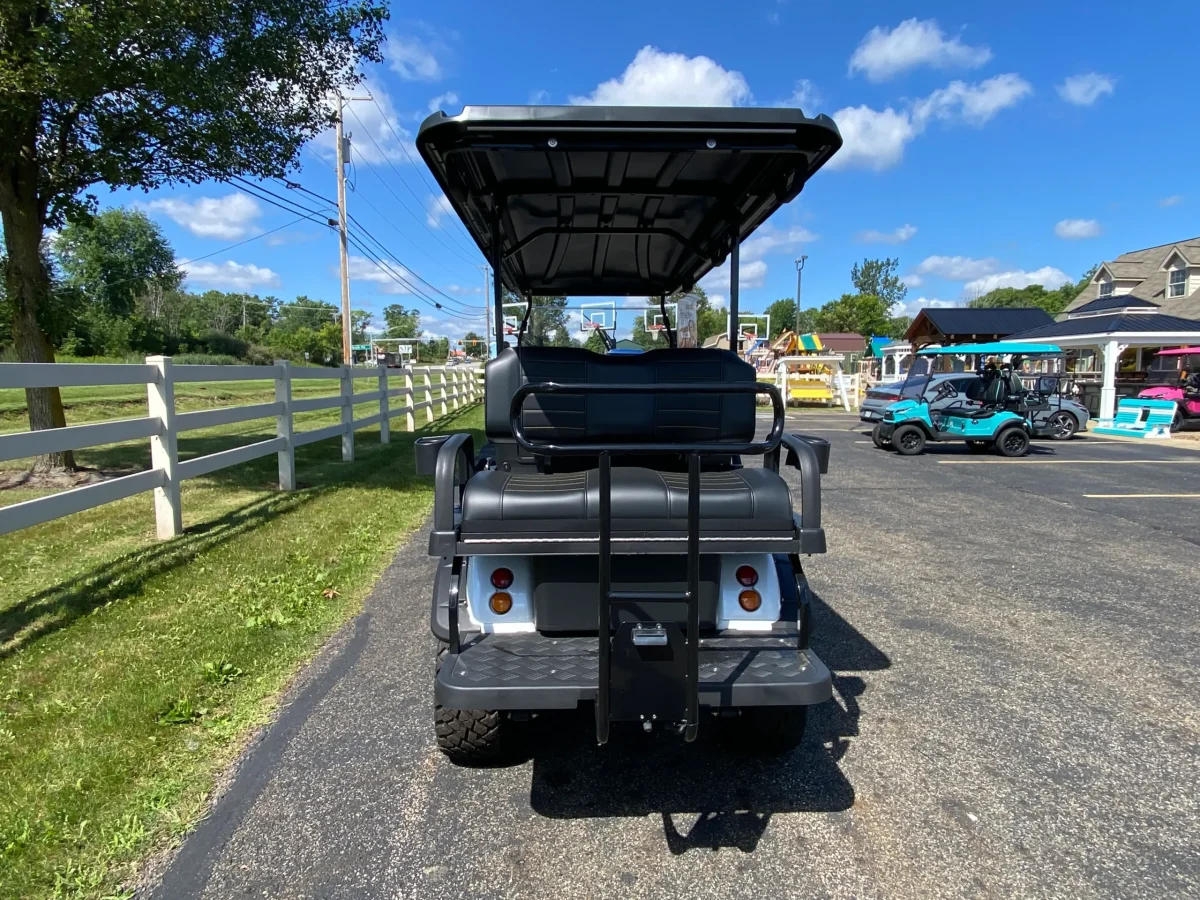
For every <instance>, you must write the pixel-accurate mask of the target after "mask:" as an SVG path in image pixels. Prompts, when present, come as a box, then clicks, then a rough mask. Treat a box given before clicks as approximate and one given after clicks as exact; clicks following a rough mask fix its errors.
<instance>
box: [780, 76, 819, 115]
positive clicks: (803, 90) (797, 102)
mask: <svg viewBox="0 0 1200 900" xmlns="http://www.w3.org/2000/svg"><path fill="white" fill-rule="evenodd" d="M820 102H821V92H820V91H818V90H817V86H816V85H815V84H813V83H812V82H811V81H809V80H808V79H807V78H801V79H800V80H799V81H797V82H796V86H795V87H794V88H793V89H792V96H790V97H788V98H787V99H786V100H784V101H783V102H782V103H781V104H779V105H780V106H795V107H799V108H800V109H804V110H807V109H810V108H811V107H814V106H817V105H819V104H820Z"/></svg>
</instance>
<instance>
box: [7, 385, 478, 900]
mask: <svg viewBox="0 0 1200 900" xmlns="http://www.w3.org/2000/svg"><path fill="white" fill-rule="evenodd" d="M302 384H304V386H305V388H307V387H308V384H305V383H302ZM313 386H314V388H315V390H313V392H312V393H313V394H322V393H331V392H333V391H334V390H336V387H335V383H334V382H324V383H322V382H315V383H313ZM181 387H183V386H181ZM186 388H187V389H188V390H187V393H186V394H184V392H183V391H181V394H184V395H183V396H181V397H180V401H179V407H180V409H188V408H203V407H205V406H213V405H232V404H241V403H251V402H260V400H268V399H271V396H272V395H271V388H270V385H269V383H266V382H257V383H241V382H232V383H224V384H218V385H188V386H186ZM360 389H369V388H368V386H367V385H366V384H362V383H360ZM76 390H78V391H89V390H90V391H93V392H96V393H93V394H91V395H85V396H80V397H77V398H74V405H73V407H72V408H71V409H69V411H68V422H71V423H75V422H81V421H94V420H95V419H99V418H106V417H111V413H112V411H113V409H114V406H113V404H119V405H120V409H119V412H118V414H119V415H121V416H130V415H139V414H142V413H139V412H138V411H136V410H135V409H132V408H131V406H130V405H126V404H133V403H135V402H137V398H134V397H131V396H130V393H131V392H130V389H122V388H117V389H111V390H113V391H114V392H117V391H122V390H123V391H125V394H124V395H122V394H119V393H113V394H107V393H105V392H106V391H108V390H110V389H105V388H92V389H87V388H83V389H76ZM134 391H136V392H137V393H138V394H141V391H140V390H139V389H136V388H135V389H134ZM70 392H71V389H66V390H64V395H65V396H64V400H67V398H68V397H69V396H70ZM0 393H7V392H0ZM8 399H10V398H5V397H0V404H2V403H3V402H6V401H7V400H8ZM20 399H21V401H22V403H23V397H22V398H20ZM71 402H72V401H71V400H68V403H71ZM140 402H142V403H143V404H144V395H143V396H142V397H141V398H140ZM106 413H107V414H108V415H106ZM367 414H369V408H366V407H364V408H361V409H360V410H359V411H358V412H357V415H358V416H360V417H361V416H363V415H367ZM2 415H3V414H2V413H0V416H2ZM336 417H337V411H336V410H332V411H322V412H318V413H311V414H309V415H308V416H307V417H305V419H306V421H303V422H302V424H300V425H299V426H298V427H299V428H314V427H320V426H321V425H324V424H328V423H331V422H333V421H336ZM423 418H424V412H423V411H422V412H421V413H419V418H418V422H421V421H423ZM10 424H11V425H12V426H13V427H9V428H5V429H4V430H16V428H17V427H19V426H20V423H19V422H18V421H16V420H14V421H12V422H11V423H10V422H8V421H5V422H3V425H4V426H8V425H10ZM393 424H394V425H395V424H400V425H401V426H403V419H402V418H401V419H398V420H394V421H393ZM481 428H482V413H481V412H480V411H479V409H478V408H477V407H475V408H469V409H466V410H463V411H461V412H460V413H458V414H452V415H451V416H448V417H446V418H445V419H439V420H438V421H436V422H435V423H433V425H432V426H428V427H427V428H426V429H424V432H425V433H429V431H430V430H436V431H445V430H449V429H453V430H473V431H475V432H476V437H477V439H478V438H479V437H480V435H479V434H478V432H479V430H480V429H481ZM420 433H421V432H418V434H417V435H409V434H405V433H403V432H400V433H397V432H395V431H393V434H392V443H391V444H390V445H381V444H380V443H379V432H378V428H377V427H376V428H374V429H370V430H366V431H361V432H358V433H357V434H356V436H355V439H356V449H357V458H356V460H355V461H354V462H352V463H343V462H342V461H341V454H340V442H339V441H338V440H337V439H336V438H334V439H330V440H326V441H322V442H320V443H317V444H310V445H308V446H306V447H302V448H300V449H299V450H298V451H297V453H296V457H297V459H296V469H297V479H298V481H299V482H300V488H299V490H297V491H295V492H293V493H290V494H283V493H280V492H278V491H275V490H273V484H274V482H275V480H276V463H275V457H274V455H273V454H272V455H271V456H269V457H266V458H264V459H259V460H255V461H254V462H251V463H248V464H245V465H241V466H238V467H236V468H232V469H227V470H223V471H220V472H215V473H213V474H212V475H210V476H207V477H204V478H197V479H194V480H191V481H188V482H185V483H184V487H183V516H184V525H185V527H186V533H185V534H184V535H183V536H182V537H180V538H177V539H175V540H172V541H168V542H163V543H158V542H155V541H154V539H153V537H154V514H153V509H152V501H151V498H150V495H149V494H143V495H139V496H137V497H132V498H130V499H128V500H123V501H121V502H119V503H114V504H109V505H107V506H103V507H99V508H97V509H93V510H89V511H87V512H84V513H79V514H77V515H74V516H70V517H67V518H65V519H60V520H57V521H54V522H48V523H46V524H44V525H40V526H38V527H35V528H31V529H27V530H25V531H22V532H17V533H15V534H9V535H5V536H3V537H0V772H2V773H3V774H4V777H3V779H0V897H5V898H7V897H22V898H25V897H109V896H128V894H129V890H128V888H127V887H125V886H126V885H128V884H130V883H131V881H132V877H133V875H134V873H135V871H136V867H137V864H138V862H139V860H141V859H142V858H144V857H145V855H146V854H147V853H149V852H150V851H152V850H154V849H156V848H159V847H162V846H164V845H165V844H167V843H169V842H170V841H172V840H175V839H178V838H179V836H181V835H182V834H183V833H185V832H186V831H187V829H188V828H189V826H190V825H191V824H192V823H193V822H194V821H195V820H196V818H197V817H198V816H199V815H200V814H201V813H202V812H203V811H204V809H205V804H206V801H207V797H208V794H209V791H210V789H211V787H212V784H213V780H214V778H215V777H216V776H217V775H218V774H219V773H220V772H221V771H222V769H223V768H224V767H225V766H226V765H227V764H228V763H229V761H230V760H231V759H232V758H233V757H234V756H235V755H236V753H237V751H238V749H239V747H240V746H241V744H242V741H243V740H244V738H245V736H246V735H247V734H248V733H249V732H250V731H251V730H252V729H253V728H254V727H255V726H257V725H259V724H261V723H263V722H264V721H265V720H266V719H267V717H268V715H269V714H270V711H271V709H272V707H273V704H274V701H275V698H276V697H277V696H278V694H279V692H280V690H281V688H282V687H283V686H284V685H285V684H286V682H287V681H288V679H289V678H290V677H291V676H292V675H293V674H294V673H295V672H296V670H297V668H298V666H299V665H300V664H301V663H303V662H304V661H305V660H306V659H308V658H310V657H311V656H312V654H313V653H314V652H315V651H316V649H317V648H318V647H319V646H320V645H321V643H322V641H323V640H324V639H325V638H326V637H327V636H328V635H329V634H330V633H331V632H332V631H333V630H334V629H336V628H337V627H338V626H339V625H340V624H341V623H343V622H344V621H346V619H347V618H348V617H350V616H352V615H353V614H354V613H355V612H356V611H357V610H358V609H359V607H360V604H361V602H362V599H363V598H364V597H365V596H366V594H367V593H368V591H369V590H370V588H371V585H372V584H373V583H374V581H375V579H376V578H377V577H378V575H379V573H380V572H381V571H382V570H383V568H384V566H385V565H386V564H387V563H388V561H389V560H390V558H391V556H392V555H393V552H394V550H395V548H396V547H397V545H398V544H399V543H400V542H401V541H402V540H403V539H404V538H405V537H406V536H407V535H408V534H409V533H411V532H412V531H413V530H414V529H415V528H417V527H418V526H419V525H420V523H421V522H422V520H423V519H424V517H425V515H426V514H427V513H428V510H429V507H430V503H431V500H432V485H431V484H430V481H429V479H418V478H417V477H416V476H415V475H414V474H413V463H412V441H413V439H414V438H415V437H417V436H419V434H420ZM273 435H274V423H273V420H264V421H260V422H251V423H245V424H243V425H239V426H231V427H228V428H222V429H208V430H203V431H196V432H189V433H187V434H185V435H183V436H182V437H181V439H180V447H181V455H183V456H185V457H186V456H190V455H196V454H198V453H209V452H213V451H215V450H220V449H225V448H227V447H230V446H236V445H238V444H241V443H248V442H251V441H255V440H264V439H266V438H268V437H271V436H273ZM147 444H148V442H146V441H140V442H136V443H131V444H127V445H121V446H114V447H107V448H99V449H96V450H87V451H81V452H80V453H79V454H78V456H79V462H80V463H81V464H83V465H87V466H94V467H97V468H101V469H104V468H136V467H144V466H145V465H147V464H148V462H149V450H148V447H147ZM43 493H46V492H45V491H44V490H25V489H13V490H7V491H0V504H8V503H12V502H17V501H19V500H24V499H28V498H30V497H33V496H38V495H40V494H43ZM2 514H3V513H2V512H0V515H2ZM414 627H420V628H423V627H426V626H425V623H424V622H415V623H414Z"/></svg>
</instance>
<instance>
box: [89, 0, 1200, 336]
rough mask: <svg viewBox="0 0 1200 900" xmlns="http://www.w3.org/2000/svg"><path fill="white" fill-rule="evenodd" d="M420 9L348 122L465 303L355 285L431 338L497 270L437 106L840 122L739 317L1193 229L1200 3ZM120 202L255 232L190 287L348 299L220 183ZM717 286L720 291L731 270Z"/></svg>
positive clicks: (427, 266)
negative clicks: (431, 138)
mask: <svg viewBox="0 0 1200 900" xmlns="http://www.w3.org/2000/svg"><path fill="white" fill-rule="evenodd" d="M408 9H413V10H416V9H417V7H411V6H408V5H407V4H396V5H395V6H394V7H393V16H394V18H393V20H392V22H391V23H390V25H389V28H388V31H389V41H388V44H387V46H386V48H385V53H386V55H387V60H386V61H385V63H384V64H383V65H380V66H375V67H372V68H371V69H370V70H369V71H368V72H367V77H368V81H367V84H366V86H365V88H366V90H367V91H369V92H370V94H371V96H373V97H374V98H375V101H376V102H375V103H369V102H357V103H354V104H353V105H352V109H353V112H354V115H348V116H347V130H348V131H350V132H352V134H353V144H354V146H355V148H356V151H355V164H354V167H353V170H352V172H351V177H352V182H353V184H354V187H355V190H354V191H352V192H351V193H350V194H349V200H348V208H349V209H350V212H351V213H352V214H353V215H354V216H356V217H357V218H358V219H359V221H361V222H362V224H363V225H365V226H366V227H367V228H368V229H369V230H370V231H371V233H372V234H374V236H375V237H376V238H378V239H379V240H380V241H381V242H383V243H384V244H385V245H386V246H387V247H388V249H389V250H391V251H392V253H394V254H395V256H396V257H398V258H399V259H400V260H403V262H404V264H405V265H406V266H407V267H408V268H409V269H410V270H411V271H412V272H414V273H416V274H418V275H419V276H420V277H421V278H423V279H424V280H425V281H426V282H428V283H429V284H431V285H434V286H436V287H437V288H438V289H439V290H441V291H444V292H445V294H447V295H449V296H451V297H454V298H455V299H456V300H457V301H458V303H459V304H460V306H459V307H458V308H459V309H460V310H461V311H462V312H463V314H464V315H465V316H467V318H461V317H450V316H447V315H446V313H445V312H444V311H437V310H434V309H431V308H430V307H429V306H428V305H427V304H425V303H423V302H421V301H420V300H419V299H418V298H416V297H414V296H412V295H405V294H403V293H393V291H403V290H404V288H402V287H401V286H400V285H398V284H397V283H396V282H395V281H394V280H392V279H391V278H390V277H389V276H387V275H385V274H383V273H381V272H380V271H379V270H378V269H377V268H375V267H374V266H373V265H372V264H371V263H370V262H368V261H366V260H365V259H357V260H352V272H353V274H354V276H355V278H354V280H353V282H352V286H351V297H352V304H353V306H354V307H355V308H365V309H368V310H372V311H376V312H377V311H378V310H380V309H382V307H383V306H385V305H386V304H388V303H393V302H401V303H404V304H405V305H414V304H415V305H417V306H419V308H420V309H421V311H422V314H423V321H424V323H425V327H426V329H427V330H428V331H429V332H430V333H433V334H451V335H454V336H460V335H461V334H462V333H463V332H465V331H466V330H468V329H469V328H471V327H474V328H475V329H476V330H479V331H482V327H481V323H482V319H481V316H482V308H481V306H480V304H482V303H483V296H482V290H483V276H482V274H481V273H480V271H479V270H478V269H477V268H475V266H476V265H482V264H483V260H482V258H481V257H480V256H479V254H478V253H477V252H476V251H475V250H474V249H473V245H472V244H471V243H470V242H469V240H468V239H467V238H466V236H465V234H464V233H463V231H462V230H461V228H460V227H459V226H458V225H457V224H456V223H455V222H454V221H452V218H451V217H448V216H446V215H444V214H442V212H441V210H440V209H439V207H438V203H437V197H436V196H434V195H433V193H432V192H431V190H430V186H431V185H432V184H433V182H432V179H431V178H430V176H429V175H428V173H427V172H426V171H425V170H424V168H423V167H421V168H420V169H418V166H420V162H419V159H417V162H416V165H414V163H413V162H412V161H410V159H409V158H408V155H407V154H406V153H405V152H404V149H406V148H405V147H402V146H401V142H407V141H408V140H410V139H411V136H412V135H413V134H414V133H415V131H416V128H417V126H418V125H419V124H420V121H421V120H422V118H424V116H425V115H427V114H428V113H429V111H430V110H431V109H434V108H441V109H444V110H446V111H447V112H451V113H453V112H458V111H459V109H460V108H461V106H462V105H464V104H488V103H516V104H522V103H530V102H535V103H571V102H608V103H646V104H682V105H751V104H754V105H775V104H789V103H793V104H794V103H798V104H799V105H800V106H801V107H802V108H803V109H804V110H805V112H807V113H809V114H815V113H818V112H823V113H827V114H829V115H831V116H833V118H834V119H835V121H837V122H838V125H839V127H841V129H842V131H843V135H844V137H845V139H846V146H845V148H844V149H843V150H842V152H841V154H840V155H839V157H838V158H835V160H834V162H833V164H832V165H830V166H827V167H826V169H825V170H823V171H822V172H820V173H818V174H817V176H816V177H815V178H814V179H813V180H812V181H811V182H810V183H809V185H808V186H807V187H806V188H805V190H804V192H803V193H802V194H801V195H800V197H799V198H797V200H796V201H794V202H793V203H792V204H790V205H789V206H788V207H786V208H784V209H783V210H781V211H780V212H779V213H778V214H777V215H776V216H775V217H774V218H773V220H772V221H771V222H770V223H768V225H767V226H765V229H764V230H762V231H760V232H759V235H760V236H761V237H762V238H763V239H762V240H759V241H757V242H756V243H755V245H754V247H753V249H751V248H750V247H749V246H747V247H746V249H745V250H744V253H743V280H742V297H743V300H742V303H743V308H749V309H762V308H763V307H764V306H766V304H768V303H770V302H771V301H773V300H775V299H778V298H779V297H785V296H791V295H792V294H793V292H794V289H795V267H794V264H793V259H794V258H795V257H796V256H798V255H799V254H801V253H805V254H807V255H808V257H809V259H808V262H807V265H806V268H805V271H804V293H803V305H804V306H806V307H808V306H817V305H820V304H821V303H823V302H825V301H827V300H830V299H832V298H835V297H837V296H838V295H840V294H841V293H843V292H844V291H847V290H849V289H850V285H849V270H850V266H851V264H852V263H854V262H855V261H856V260H860V259H862V258H863V257H864V256H884V255H888V256H898V257H899V258H900V260H901V272H902V273H903V274H904V275H905V276H906V280H907V282H908V284H909V294H908V296H909V300H908V303H907V304H906V309H905V310H903V311H904V312H907V313H910V314H911V313H913V312H914V311H915V310H916V309H918V308H920V306H922V305H929V304H935V305H954V304H957V303H962V302H964V300H965V299H969V298H970V297H971V296H972V295H976V294H978V293H981V292H983V291H985V290H987V289H989V288H991V287H995V286H998V285H1004V284H1011V285H1015V286H1021V285H1023V284H1027V283H1031V282H1035V281H1036V282H1042V283H1047V284H1048V285H1050V286H1052V285H1056V284H1057V283H1060V282H1062V281H1063V280H1065V279H1066V278H1068V277H1069V278H1071V279H1075V278H1077V277H1078V276H1079V275H1080V273H1082V272H1083V271H1084V270H1085V269H1087V268H1088V267H1089V266H1091V265H1092V264H1093V263H1095V262H1098V261H1100V260H1103V259H1111V258H1112V257H1114V256H1116V255H1117V254H1119V253H1121V252H1124V251H1128V250H1133V249H1138V248H1141V247H1146V246H1152V245H1155V244H1161V243H1166V242H1169V241H1173V240H1180V239H1183V238H1188V237H1193V236H1195V235H1196V234H1200V166H1197V158H1198V156H1200V151H1198V149H1197V148H1198V147H1200V117H1197V115H1196V111H1195V109H1194V103H1192V102H1191V101H1192V100H1193V99H1194V97H1195V85H1196V83H1197V82H1196V74H1195V72H1196V69H1195V57H1194V53H1193V52H1192V49H1193V47H1194V44H1195V41H1196V38H1197V36H1198V35H1200V5H1197V4H1195V3H1184V2H1179V3H1142V4H1121V5H1119V6H1118V5H1116V4H1114V3H1110V2H1103V0H1101V2H1094V3H1083V2H1075V3H1053V4H1051V3H1044V2H1010V3H1005V4H976V3H972V4H963V3H916V4H908V5H904V6H901V5H899V4H895V3H853V4H851V3H837V4H834V3H801V2H798V0H742V2H740V3H738V4H736V5H735V4H729V3H716V2H687V3H682V2H671V3H668V2H646V0H641V2H623V0H608V2H605V3H603V4H586V5H584V4H567V3H553V4H551V3H533V2H524V3H504V4H497V3H476V2H462V0H460V2H458V3H454V4H423V5H421V6H420V7H419V11H420V14H421V16H422V18H421V19H420V20H419V21H418V20H409V19H405V18H404V15H405V12H406V11H407V10H408ZM1176 39H1178V43H1175V41H1176ZM355 116H357V120H356V118H355ZM372 138H373V139H374V140H373V141H372ZM398 139H399V140H398ZM407 149H409V151H410V152H411V153H412V155H413V157H414V158H415V152H413V151H412V150H411V147H408V148H407ZM332 153H333V141H332V138H331V137H328V136H327V139H321V140H319V141H317V142H315V143H314V144H313V145H311V146H310V148H308V149H306V150H305V151H304V153H303V154H302V158H301V162H302V163H303V167H302V169H301V171H300V173H299V174H298V175H296V176H293V177H294V178H295V180H297V181H298V182H300V183H302V184H303V185H304V186H305V187H306V188H308V189H309V190H311V191H313V192H315V193H317V194H322V195H325V196H329V197H332V196H333V195H334V190H335V188H334V171H333V167H332V165H331V164H330V163H329V160H331V159H332ZM273 189H274V190H276V191H279V192H283V189H282V188H280V187H279V186H277V185H276V186H273ZM293 195H294V196H297V199H305V200H306V201H311V200H312V198H311V197H300V196H298V195H295V194H293ZM108 200H111V201H112V202H136V203H138V204H140V205H142V206H144V207H145V208H147V209H148V211H149V212H150V214H151V215H152V216H153V217H154V218H155V219H156V220H157V221H159V222H160V223H161V224H162V225H163V227H164V229H165V231H166V233H167V235H168V236H169V237H170V239H171V241H172V242H173V244H174V246H175V248H176V252H177V254H178V255H179V257H180V258H181V259H189V258H191V259H194V258H196V257H201V256H205V255H207V254H212V253H214V251H217V250H221V249H222V248H223V247H226V246H228V245H230V244H233V243H235V242H237V241H242V240H246V239H248V238H251V237H254V236H255V235H256V234H258V235H262V236H261V237H259V238H258V239H256V240H252V241H249V242H248V243H245V244H243V245H241V246H238V247H235V248H233V249H231V250H229V251H228V252H223V253H219V254H217V255H215V256H211V257H209V258H208V259H204V260H200V261H198V262H195V263H193V264H191V265H189V266H187V268H188V270H189V284H190V286H191V287H192V288H193V289H196V290H203V289H207V288H210V287H211V288H219V289H224V290H250V291H255V292H258V293H261V294H275V295H277V296H280V297H283V298H286V299H290V298H292V297H294V296H295V295H297V294H307V295H309V296H311V297H317V298H321V299H325V300H328V301H330V302H337V301H338V297H339V292H338V280H337V260H338V257H337V243H336V239H335V237H334V235H333V234H332V233H331V232H329V231H327V230H324V229H321V228H319V227H317V226H314V225H309V224H307V223H300V224H295V225H288V226H287V227H284V228H282V229H281V230H279V231H275V232H274V233H272V234H263V233H264V232H267V231H269V230H271V229H275V228H278V227H279V226H284V225H286V223H288V222H289V221H290V220H291V219H292V218H293V216H290V215H288V214H286V213H284V212H282V211H280V210H277V209H275V208H273V207H271V206H268V205H267V204H265V203H263V202H261V201H259V200H253V199H251V198H248V197H246V196H245V195H241V194H238V192H237V191H235V190H234V189H233V188H231V187H229V186H227V185H221V184H203V185H198V186H192V187H187V188H178V189H169V190H162V191H157V192H155V193H153V194H152V195H150V196H149V197H146V196H144V195H142V194H140V193H138V194H134V195H130V196H125V195H122V194H117V195H113V196H112V197H110V198H107V200H106V202H108ZM316 205H320V204H319V202H316ZM355 255H356V256H358V255H359V254H357V253H355ZM705 286H706V287H708V288H709V290H710V293H713V294H717V295H724V294H727V293H728V278H727V276H726V277H725V283H724V284H721V283H720V275H719V274H718V275H716V276H714V277H713V278H710V279H708V280H707V281H706V282H705ZM423 289H424V290H426V292H427V293H429V294H430V295H431V296H438V295H436V294H434V293H433V291H431V290H429V289H426V288H423ZM438 299H442V298H441V297H438ZM446 305H447V307H452V306H454V304H450V303H447V304H446ZM897 311H898V312H899V310H897ZM476 315H477V316H479V317H480V318H479V320H478V321H475V320H474V319H473V318H471V317H474V316H476ZM623 324H624V325H625V326H628V325H629V324H631V319H630V318H629V317H626V318H625V320H624V321H623ZM624 330H625V328H622V331H624Z"/></svg>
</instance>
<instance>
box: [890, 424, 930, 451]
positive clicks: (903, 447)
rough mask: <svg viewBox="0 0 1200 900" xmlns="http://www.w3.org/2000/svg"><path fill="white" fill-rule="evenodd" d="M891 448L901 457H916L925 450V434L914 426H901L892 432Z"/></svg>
mask: <svg viewBox="0 0 1200 900" xmlns="http://www.w3.org/2000/svg"><path fill="white" fill-rule="evenodd" d="M892 446H893V447H894V448H895V450H896V452H897V453H899V454H900V455H901V456H916V455H917V454H918V453H920V452H921V451H923V450H924V449H925V432H924V431H922V430H921V429H920V428H918V427H917V426H916V425H901V426H900V427H899V428H897V429H896V430H895V431H894V432H892Z"/></svg>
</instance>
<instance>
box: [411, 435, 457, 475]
mask: <svg viewBox="0 0 1200 900" xmlns="http://www.w3.org/2000/svg"><path fill="white" fill-rule="evenodd" d="M448 440H450V435H448V434H431V435H429V436H428V437H421V438H417V442H416V444H414V445H413V452H414V454H415V456H416V464H417V474H418V475H433V474H434V473H435V472H436V471H437V458H438V453H439V452H440V451H441V449H442V444H444V443H446V441H448Z"/></svg>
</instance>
